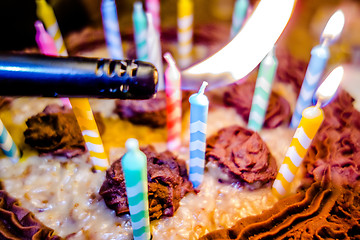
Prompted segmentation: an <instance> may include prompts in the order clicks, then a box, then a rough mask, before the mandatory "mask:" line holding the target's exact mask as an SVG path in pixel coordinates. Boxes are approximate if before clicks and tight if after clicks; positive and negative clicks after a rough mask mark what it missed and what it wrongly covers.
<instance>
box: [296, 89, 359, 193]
mask: <svg viewBox="0 0 360 240" xmlns="http://www.w3.org/2000/svg"><path fill="white" fill-rule="evenodd" d="M353 101H354V99H353V98H352V97H351V96H350V95H349V94H348V93H346V92H345V91H340V92H339V94H338V96H337V97H336V98H335V99H334V101H332V102H331V103H330V104H329V105H327V106H326V107H324V108H323V110H324V114H325V120H324V122H323V123H322V125H321V127H320V129H319V131H318V132H317V134H316V136H315V138H314V140H313V141H312V144H311V146H310V148H309V151H308V153H307V155H306V156H305V158H304V163H303V164H304V166H305V168H306V170H307V174H306V178H307V180H311V181H313V180H315V181H319V180H320V179H321V178H322V176H323V175H324V173H325V172H326V171H330V173H331V178H332V182H333V184H335V185H349V186H355V185H359V186H360V183H359V181H358V180H359V179H360V170H359V169H360V113H359V112H358V111H356V110H355V109H354V107H353Z"/></svg>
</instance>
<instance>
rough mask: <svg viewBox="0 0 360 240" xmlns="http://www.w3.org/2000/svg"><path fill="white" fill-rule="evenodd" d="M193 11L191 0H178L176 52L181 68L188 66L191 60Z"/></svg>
mask: <svg viewBox="0 0 360 240" xmlns="http://www.w3.org/2000/svg"><path fill="white" fill-rule="evenodd" d="M193 11H194V4H193V1H192V0H178V20H177V25H178V36H177V37H178V53H179V57H178V59H179V65H180V67H181V68H185V67H188V66H189V65H190V64H191V62H192V47H193V43H192V41H193V18H194V16H193Z"/></svg>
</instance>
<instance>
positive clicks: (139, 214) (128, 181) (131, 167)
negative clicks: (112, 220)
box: [121, 138, 150, 240]
mask: <svg viewBox="0 0 360 240" xmlns="http://www.w3.org/2000/svg"><path fill="white" fill-rule="evenodd" d="M125 147H126V150H127V152H126V153H125V155H124V156H123V157H122V159H121V164H122V168H123V172H124V177H125V186H126V194H127V198H128V202H129V210H130V216H131V224H132V228H133V235H134V240H137V239H150V220H149V203H148V183H147V160H146V156H145V154H144V153H143V152H141V151H140V150H139V143H138V141H137V140H136V139H132V138H130V139H128V140H127V141H126V143H125Z"/></svg>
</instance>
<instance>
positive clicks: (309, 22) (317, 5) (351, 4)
mask: <svg viewBox="0 0 360 240" xmlns="http://www.w3.org/2000/svg"><path fill="white" fill-rule="evenodd" d="M48 2H49V3H50V5H51V6H52V7H53V8H54V11H55V14H56V17H57V20H58V23H59V26H60V29H61V32H62V34H63V36H64V37H65V38H66V37H67V36H68V35H69V34H71V33H73V32H77V31H80V30H81V29H84V28H85V27H89V26H91V27H94V28H101V27H102V22H101V13H100V3H101V0H48ZM134 2H135V1H134V0H116V4H117V8H118V9H117V10H118V15H119V23H120V31H121V32H123V31H127V32H129V31H131V29H132V17H131V14H132V10H133V4H134ZM234 2H235V0H194V8H195V14H194V25H195V27H199V26H202V25H203V24H212V23H217V24H224V25H225V26H228V31H224V32H223V33H218V34H226V35H228V34H229V31H230V26H231V18H232V11H233V6H234ZM176 3H177V1H176V0H161V26H162V28H171V27H175V26H176V11H177V9H176V5H177V4H176ZM251 4H252V5H255V4H256V1H251ZM338 8H342V9H343V11H344V12H345V17H346V25H345V29H344V31H343V34H342V36H341V39H339V41H338V43H337V44H335V45H334V47H332V48H331V51H332V55H331V56H332V59H331V60H330V61H339V60H346V59H349V58H352V57H354V55H355V53H357V52H358V51H359V50H358V48H359V46H360V0H316V1H314V0H298V1H297V5H296V10H295V12H294V14H293V17H292V19H291V21H290V23H289V25H288V27H287V29H286V30H285V32H284V34H283V36H282V38H281V40H280V41H281V42H282V44H284V45H285V46H287V47H288V48H289V49H290V50H291V52H292V53H293V54H295V55H297V56H298V57H299V58H304V59H308V58H309V54H310V50H311V48H312V47H313V46H315V45H317V44H318V42H319V37H320V34H321V31H322V29H323V28H324V26H325V24H326V22H327V20H328V19H329V17H330V16H331V15H332V13H334V12H335V11H336V9H338ZM0 9H1V14H0V24H1V28H2V35H1V36H2V37H1V38H0V39H1V40H0V50H1V51H4V50H22V49H25V48H30V47H35V46H36V44H35V40H34V36H35V29H34V22H35V21H36V19H37V17H36V4H35V0H2V1H1V3H0ZM356 49H357V50H356ZM305 53H306V54H305Z"/></svg>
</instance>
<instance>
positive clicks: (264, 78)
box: [248, 47, 278, 131]
mask: <svg viewBox="0 0 360 240" xmlns="http://www.w3.org/2000/svg"><path fill="white" fill-rule="evenodd" d="M277 66H278V61H277V59H276V56H275V47H274V48H273V49H272V50H271V51H270V52H269V53H268V54H267V55H266V57H265V58H264V59H263V60H262V62H261V64H260V68H259V74H258V77H257V80H256V86H255V92H254V97H253V100H252V105H251V110H250V116H249V123H248V128H249V129H251V130H253V131H260V130H261V128H262V126H263V124H264V120H265V114H266V110H267V107H268V103H269V98H270V94H271V88H272V83H273V81H274V76H275V73H276V69H277Z"/></svg>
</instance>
